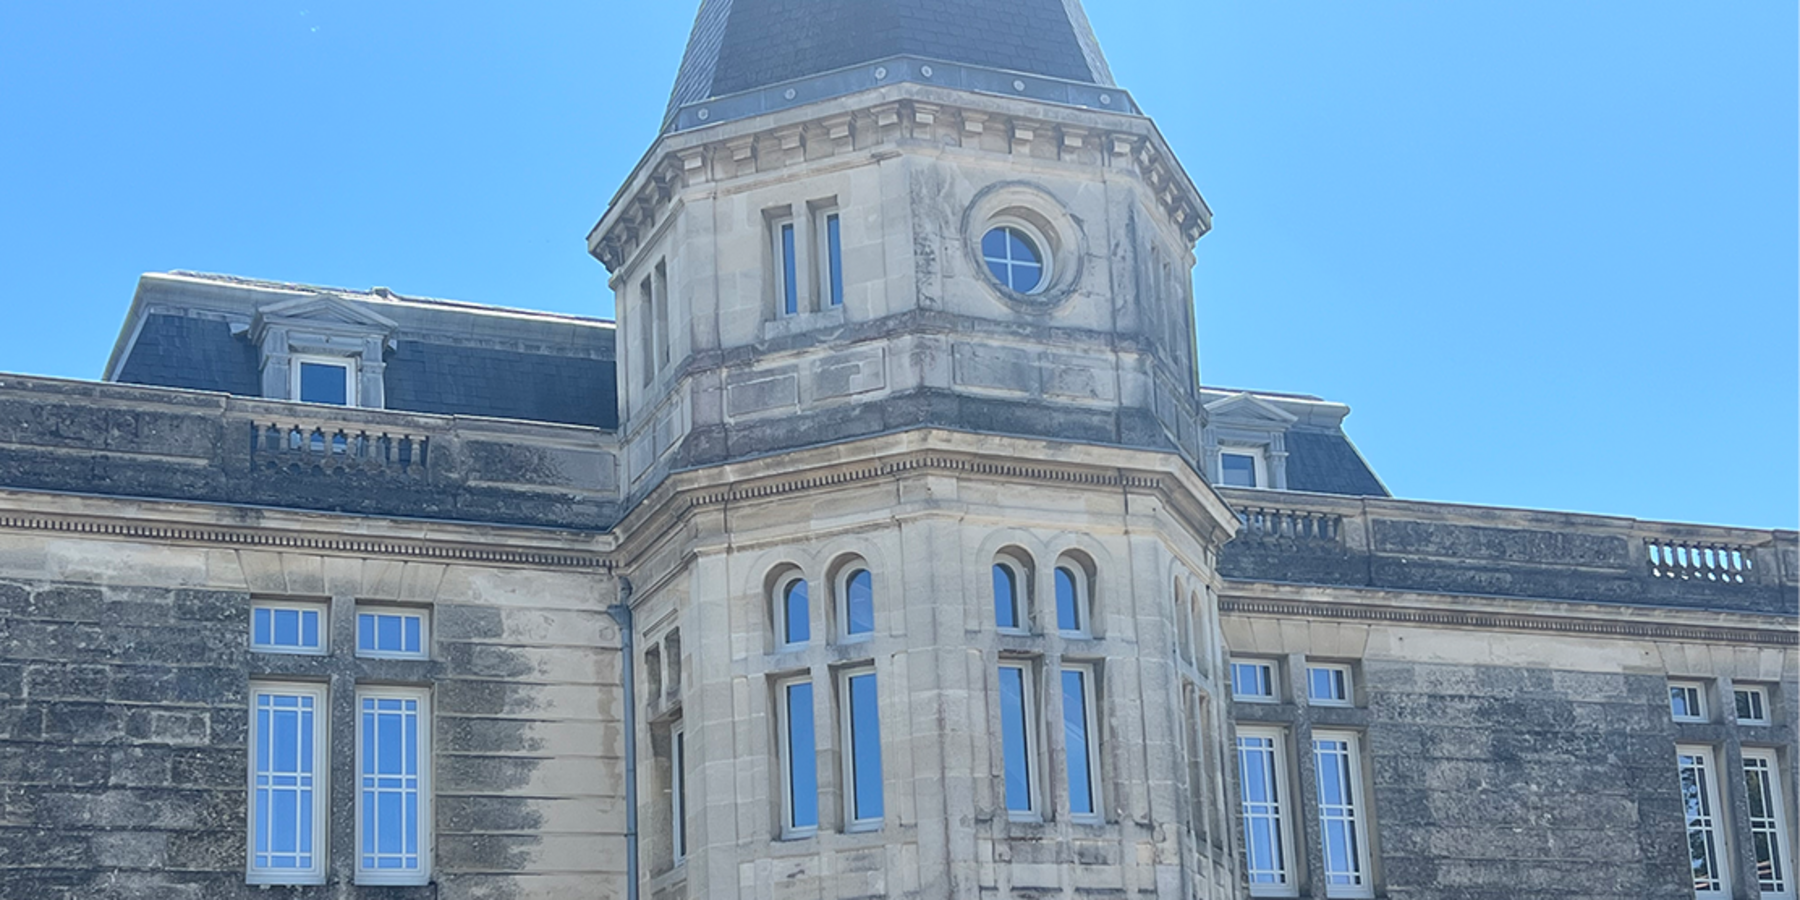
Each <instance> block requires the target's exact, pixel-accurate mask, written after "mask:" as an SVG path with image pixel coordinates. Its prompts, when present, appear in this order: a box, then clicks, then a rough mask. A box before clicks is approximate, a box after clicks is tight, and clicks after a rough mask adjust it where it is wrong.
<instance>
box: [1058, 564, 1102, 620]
mask: <svg viewBox="0 0 1800 900" xmlns="http://www.w3.org/2000/svg"><path fill="white" fill-rule="evenodd" d="M1088 616H1089V609H1088V574H1087V570H1086V569H1083V568H1082V567H1081V566H1079V565H1077V564H1076V563H1074V562H1071V561H1069V560H1063V561H1062V562H1060V563H1057V565H1056V630H1057V631H1060V632H1062V633H1063V634H1069V635H1079V636H1081V637H1086V636H1087V635H1089V634H1091V633H1092V632H1093V628H1092V626H1091V625H1090V623H1089V621H1088Z"/></svg>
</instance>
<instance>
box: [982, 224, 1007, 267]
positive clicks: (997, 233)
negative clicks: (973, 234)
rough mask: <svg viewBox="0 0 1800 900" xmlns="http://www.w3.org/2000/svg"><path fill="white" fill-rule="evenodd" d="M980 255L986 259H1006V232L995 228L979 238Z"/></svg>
mask: <svg viewBox="0 0 1800 900" xmlns="http://www.w3.org/2000/svg"><path fill="white" fill-rule="evenodd" d="M981 255H982V256H983V257H986V258H987V259H999V260H1005V259H1007V258H1008V257H1007V255H1006V232H1005V231H1004V230H1003V229H999V228H996V229H994V230H992V231H990V232H988V233H987V234H985V235H982V238H981Z"/></svg>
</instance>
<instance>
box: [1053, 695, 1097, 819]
mask: <svg viewBox="0 0 1800 900" xmlns="http://www.w3.org/2000/svg"><path fill="white" fill-rule="evenodd" d="M1062 690H1063V755H1064V758H1065V759H1066V760H1067V763H1068V766H1067V768H1068V773H1067V774H1068V778H1069V814H1070V815H1071V816H1073V817H1074V818H1076V819H1077V820H1084V821H1099V819H1100V778H1099V774H1100V772H1099V768H1100V734H1099V725H1098V722H1097V720H1096V718H1095V715H1094V713H1095V706H1096V704H1095V698H1094V672H1093V670H1092V669H1089V668H1087V667H1085V666H1084V667H1080V668H1068V669H1064V670H1063V673H1062Z"/></svg>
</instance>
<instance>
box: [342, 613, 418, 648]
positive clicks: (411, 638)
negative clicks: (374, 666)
mask: <svg viewBox="0 0 1800 900" xmlns="http://www.w3.org/2000/svg"><path fill="white" fill-rule="evenodd" d="M426 630H427V626H426V622H425V614H424V613H423V612H416V611H412V610H399V609H362V610H358V611H357V613H356V655H357V656H364V657H371V658H375V659H424V658H426V657H427V656H428V655H429V649H428V648H429V646H430V645H429V643H428V641H429V638H428V637H427V634H426Z"/></svg>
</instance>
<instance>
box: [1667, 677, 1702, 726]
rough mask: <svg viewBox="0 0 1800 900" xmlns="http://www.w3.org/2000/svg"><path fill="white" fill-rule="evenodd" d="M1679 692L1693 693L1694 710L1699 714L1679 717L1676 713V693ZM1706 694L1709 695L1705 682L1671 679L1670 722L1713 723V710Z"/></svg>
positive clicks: (1694, 713)
mask: <svg viewBox="0 0 1800 900" xmlns="http://www.w3.org/2000/svg"><path fill="white" fill-rule="evenodd" d="M1678 690H1680V691H1691V692H1692V694H1691V696H1692V697H1693V698H1694V702H1693V704H1692V708H1693V709H1695V710H1698V712H1691V713H1688V714H1687V715H1677V714H1676V713H1675V698H1674V693H1675V692H1676V691H1678ZM1706 694H1707V686H1706V683H1705V682H1703V681H1687V680H1681V679H1671V680H1670V681H1669V695H1670V697H1669V718H1670V720H1671V721H1675V722H1687V723H1708V722H1711V721H1712V709H1711V707H1710V705H1709V702H1710V701H1709V698H1708V697H1707V696H1706Z"/></svg>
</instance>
